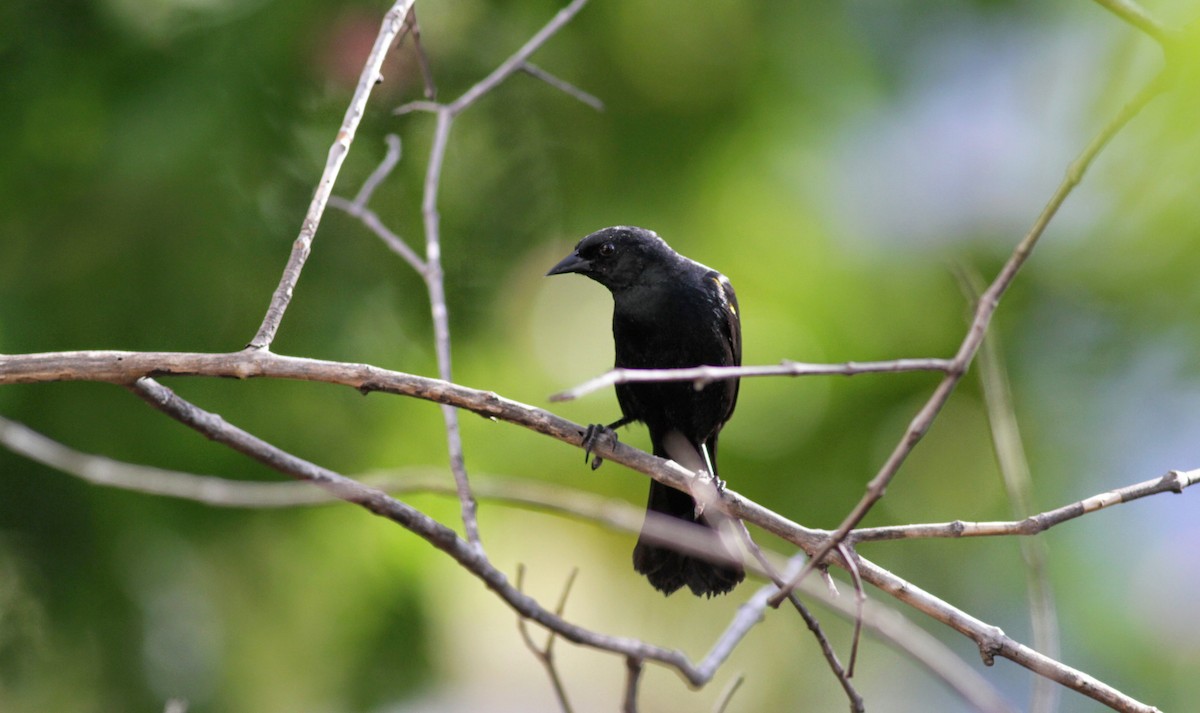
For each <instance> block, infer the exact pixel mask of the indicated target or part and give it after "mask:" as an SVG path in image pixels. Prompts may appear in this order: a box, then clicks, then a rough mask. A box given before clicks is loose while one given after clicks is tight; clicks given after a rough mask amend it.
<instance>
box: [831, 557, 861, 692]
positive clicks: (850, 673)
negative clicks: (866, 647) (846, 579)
mask: <svg viewBox="0 0 1200 713" xmlns="http://www.w3.org/2000/svg"><path fill="white" fill-rule="evenodd" d="M837 550H838V553H839V554H840V555H841V556H842V559H843V560H845V562H846V571H847V572H849V573H850V580H851V581H852V582H853V583H854V607H855V609H854V634H853V636H852V637H851V643H850V662H849V663H848V664H846V678H853V677H854V667H855V666H856V665H857V664H858V643H859V641H861V640H862V626H863V610H864V608H865V607H866V605H867V592H866V590H865V589H863V582H862V575H861V574H860V573H859V571H858V565H857V564H855V561H854V555H853V553H852V552H850V551H849V548H848V547H846V544H845V543H844V542H843V543H839V544H838V546H837Z"/></svg>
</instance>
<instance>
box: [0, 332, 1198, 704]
mask: <svg viewBox="0 0 1200 713" xmlns="http://www.w3.org/2000/svg"><path fill="white" fill-rule="evenodd" d="M151 375H197V376H201V375H202V376H224V377H233V378H251V377H272V378H282V379H298V380H304V381H320V382H325V383H333V384H342V385H345V386H349V387H353V388H355V389H358V390H360V391H363V392H370V391H382V392H387V393H395V394H401V395H407V396H412V397H416V398H421V399H425V400H429V401H436V402H438V403H443V404H447V405H451V406H455V407H457V408H462V409H466V410H469V411H473V412H475V413H478V414H480V415H482V416H485V417H487V418H493V419H496V420H501V421H506V422H509V423H513V424H516V425H519V426H522V427H524V428H527V429H530V430H532V431H535V432H537V433H541V434H543V435H548V436H551V437H554V438H556V439H558V440H561V441H564V442H567V443H570V444H572V445H574V446H577V447H578V446H581V444H582V439H583V433H584V429H583V427H582V426H580V425H578V424H575V423H572V422H570V421H567V420H565V419H562V418H559V417H557V416H555V415H553V414H551V413H548V412H546V411H543V410H541V409H537V408H533V407H531V406H526V405H524V404H521V403H518V402H516V401H511V400H509V399H505V398H503V397H501V396H498V395H496V394H494V393H491V392H486V391H479V390H476V389H469V388H467V387H464V386H459V385H457V384H451V383H448V382H445V381H441V380H438V379H429V378H426V377H420V376H414V375H411V374H403V373H400V372H391V371H387V370H384V369H379V368H377V367H372V366H368V365H364V364H342V363H337V362H325V361H320V360H316V359H301V358H296V357H286V356H280V355H277V354H273V353H271V352H266V351H256V350H252V349H251V350H244V351H241V352H234V353H230V354H189V353H180V352H160V353H150V352H112V351H97V352H57V353H47V354H25V355H9V356H0V385H2V384H12V383H38V382H49V381H100V382H108V383H115V384H122V385H131V384H133V383H134V382H135V381H136V380H138V379H139V378H140V377H145V376H151ZM134 388H135V389H138V390H146V389H149V390H150V392H149V396H150V397H151V400H152V401H154V402H155V403H156V405H159V407H160V408H161V410H163V411H164V412H166V413H168V414H169V415H172V417H174V418H177V419H179V420H183V421H184V422H185V423H187V424H188V425H190V426H192V427H193V428H196V429H197V430H199V431H201V432H202V433H204V434H205V435H206V436H209V437H210V438H213V439H214V440H218V441H220V442H223V443H227V444H228V445H230V446H231V447H234V448H236V449H237V450H239V451H241V452H244V453H246V454H247V455H250V456H251V457H252V458H254V459H255V460H259V461H260V462H263V463H265V464H267V465H268V466H270V467H273V468H275V469H276V470H280V471H281V472H286V473H287V474H289V475H293V476H294V477H299V478H301V479H305V480H311V481H313V482H315V483H317V484H319V485H321V486H322V487H325V488H327V489H329V490H331V491H332V492H334V493H335V494H336V495H337V497H340V498H342V499H344V500H348V501H350V502H354V503H356V504H359V505H361V506H363V507H365V508H367V509H368V510H370V511H371V512H374V513H376V514H379V515H381V516H384V517H387V518H388V519H391V520H393V521H394V522H397V523H398V524H400V525H402V526H404V527H406V528H408V529H410V530H411V531H412V532H414V533H416V534H417V535H419V536H421V537H423V538H424V539H426V540H427V541H429V542H430V543H431V544H433V545H434V546H435V547H437V548H438V549H441V550H442V551H444V552H446V553H447V554H449V555H450V556H451V557H452V558H453V559H455V561H457V562H459V563H460V564H461V565H462V566H463V567H464V568H466V569H467V570H468V571H470V572H472V573H473V574H474V575H475V576H477V577H479V578H480V579H481V580H483V581H484V582H485V583H486V584H487V586H488V587H490V588H491V589H493V590H494V591H496V593H497V594H498V595H499V596H500V597H501V598H502V599H504V600H505V601H506V602H508V603H509V605H510V606H512V607H513V609H514V610H516V611H517V612H519V613H522V614H524V615H526V616H528V617H529V618H531V619H532V620H534V621H536V622H538V623H539V624H541V625H543V626H546V627H547V628H552V629H554V630H555V631H558V632H559V634H560V635H561V636H563V637H564V638H566V639H568V640H570V641H574V642H576V643H580V644H583V645H585V646H591V647H594V648H600V649H604V650H608V651H613V652H615V653H619V654H622V655H625V656H632V657H634V658H636V659H638V660H641V661H648V660H652V661H656V662H659V663H662V664H664V665H667V666H670V667H673V668H675V669H676V670H677V671H679V672H680V674H681V675H683V676H684V678H686V679H687V680H688V681H689V683H691V684H692V685H701V684H703V683H704V682H706V681H707V680H708V678H707V671H706V670H702V669H701V668H700V667H698V666H693V665H692V664H691V663H690V662H689V661H688V659H687V658H686V656H685V655H684V654H683V653H681V652H678V651H674V650H669V649H663V648H660V647H655V646H650V645H648V644H645V643H643V642H638V641H635V640H631V639H626V638H621V637H608V636H604V635H601V634H597V633H595V632H591V631H589V630H586V629H583V628H581V627H577V626H575V625H573V624H570V623H569V622H566V621H563V620H562V619H561V617H555V616H554V615H553V613H552V612H549V611H546V610H545V609H543V608H541V607H540V606H539V605H537V603H536V602H535V601H533V600H532V599H530V598H528V597H525V596H524V595H522V594H520V593H519V592H517V591H515V589H514V588H512V587H511V586H510V585H509V584H508V583H507V581H506V580H505V578H504V576H503V575H502V574H501V573H499V572H498V571H496V570H495V568H494V567H492V566H491V565H490V563H488V561H487V559H486V557H485V556H484V555H483V553H482V552H480V551H478V550H477V548H474V547H472V546H470V545H469V544H468V543H466V542H464V541H463V540H461V539H459V538H458V537H457V536H456V535H455V534H454V532H453V531H452V530H450V529H449V528H446V527H445V526H443V525H441V524H440V523H437V522H436V521H433V520H431V519H430V518H428V517H427V516H425V515H423V514H421V513H419V512H418V511H416V510H413V509H412V508H410V507H409V506H407V505H404V504H403V503H401V502H399V501H396V500H394V499H393V498H389V497H387V496H386V495H385V494H384V493H382V492H380V491H378V490H375V489H372V488H367V487H366V486H363V485H361V484H359V483H355V482H354V481H351V480H349V479H347V478H344V477H343V476H340V475H337V474H335V473H332V472H331V471H328V470H326V469H323V468H320V467H319V466H315V465H313V464H311V463H308V462H306V461H303V460H300V459H298V458H295V457H294V456H291V455H290V454H286V453H283V452H282V451H278V449H275V448H274V447H272V446H270V445H269V444H266V443H264V442H262V441H260V440H259V439H255V438H254V437H253V436H249V434H243V433H242V432H240V431H238V430H237V429H233V428H232V427H230V426H229V425H228V424H225V423H224V422H223V421H222V420H221V419H220V417H217V416H215V415H212V414H207V413H206V412H203V411H200V410H199V409H196V408H195V407H194V406H192V405H190V404H187V402H184V401H182V399H179V398H178V397H177V396H175V395H174V394H173V392H171V391H170V390H169V389H166V388H165V387H163V386H161V385H159V384H157V383H156V382H152V381H145V380H144V381H141V382H139V384H138V386H136V387H134ZM160 402H161V403H160ZM230 434H233V436H231V435H230ZM243 435H244V436H246V437H248V438H249V439H252V440H249V441H243V440H241V439H242V436H243ZM234 436H236V437H234ZM595 450H596V451H597V452H598V454H599V455H600V456H602V457H603V458H605V459H606V460H611V461H614V462H617V463H621V464H622V465H625V466H626V467H628V468H631V469H633V470H636V471H638V472H641V473H645V474H647V475H650V476H651V477H653V478H654V479H655V480H658V481H659V482H661V483H664V484H666V485H669V486H671V487H674V488H677V489H680V490H685V491H688V490H691V481H692V480H694V479H695V474H693V473H691V472H689V471H688V470H686V469H685V468H683V467H682V466H679V465H678V464H676V463H674V462H671V461H666V460H663V459H661V458H656V457H654V456H652V455H650V454H647V453H644V452H642V451H639V450H638V449H636V448H633V447H631V446H629V445H627V444H624V443H621V442H620V441H616V440H614V441H612V442H603V443H599V444H596V447H595ZM1196 480H1200V471H1195V472H1191V473H1173V474H1172V475H1171V476H1169V480H1168V479H1166V478H1164V479H1163V483H1162V487H1161V488H1155V487H1147V488H1146V492H1145V493H1141V494H1137V495H1136V496H1137V497H1142V496H1144V495H1147V494H1150V493H1151V491H1154V492H1161V491H1162V490H1171V491H1174V492H1179V491H1181V490H1182V489H1183V488H1184V487H1186V486H1189V485H1191V484H1193V483H1194V482H1196ZM1150 485H1151V486H1153V485H1154V482H1152V483H1151V484H1150ZM1133 495H1134V493H1128V494H1123V495H1122V496H1120V498H1117V497H1116V496H1114V495H1111V494H1110V495H1107V496H1097V497H1096V498H1091V499H1089V500H1087V501H1084V502H1083V503H1080V504H1077V506H1078V508H1079V509H1080V510H1081V512H1080V513H1079V514H1082V512H1090V511H1093V510H1096V509H1099V508H1100V507H1103V506H1104V505H1108V504H1113V502H1116V501H1119V500H1121V499H1125V500H1127V499H1130V498H1131V497H1132V496H1133ZM721 505H722V506H723V507H724V508H725V509H726V510H727V512H728V513H729V515H730V516H732V517H735V518H740V519H743V520H746V521H747V522H752V523H754V524H756V525H758V526H759V527H761V528H763V529H764V530H766V531H768V532H770V533H772V534H774V535H776V536H778V537H781V538H783V539H785V540H787V541H788V542H791V543H792V544H794V545H797V546H798V547H801V548H802V549H804V550H805V551H806V552H816V551H818V550H819V548H820V547H821V546H822V545H823V544H825V543H828V542H829V541H830V540H829V533H827V532H824V531H820V530H812V529H809V528H805V527H803V526H801V525H799V524H797V523H795V522H793V521H791V520H789V519H787V518H785V517H782V516H781V515H779V514H778V513H774V512H772V511H770V510H768V509H767V508H764V507H762V506H761V505H759V504H757V503H755V502H753V501H751V500H747V499H745V498H743V497H742V496H740V495H739V494H737V493H736V492H734V491H733V490H730V489H728V488H726V489H725V490H723V491H722V494H721ZM1071 507H1073V508H1074V507H1076V506H1071ZM863 532H865V531H863ZM901 536H903V535H901ZM879 539H886V538H879ZM828 561H829V563H830V564H833V565H835V566H838V567H845V566H846V563H845V561H844V560H843V559H842V557H841V555H840V554H838V553H837V552H836V551H835V552H833V553H832V554H830V555H829V557H828ZM857 564H858V566H859V570H860V572H861V574H862V578H863V581H865V582H868V583H870V584H872V585H873V586H875V587H877V588H879V589H880V590H881V591H883V592H886V593H888V594H889V595H890V596H892V597H894V598H896V599H898V600H900V601H902V602H904V603H906V604H908V605H909V606H912V607H913V608H915V609H917V610H918V611H921V612H923V613H925V614H927V615H928V616H930V617H932V618H933V619H935V620H936V621H939V622H942V623H944V624H947V625H948V626H950V627H952V628H953V629H954V630H955V631H958V632H959V633H961V634H963V635H964V636H967V637H968V638H970V639H971V640H972V641H974V642H975V643H976V645H977V646H979V647H980V650H981V651H983V652H985V654H986V655H987V657H988V658H989V659H990V658H991V657H993V656H996V655H999V656H1003V657H1005V658H1010V659H1012V660H1013V661H1016V662H1017V663H1019V664H1021V665H1022V666H1025V667H1027V668H1030V669H1031V670H1033V671H1035V672H1037V673H1039V674H1041V675H1044V676H1047V677H1049V678H1051V679H1053V680H1055V681H1058V682H1060V683H1062V684H1063V685H1066V686H1068V687H1070V688H1072V689H1074V690H1076V691H1079V692H1080V693H1083V694H1084V695H1087V696H1090V697H1092V698H1095V699H1096V700H1100V701H1102V702H1105V703H1106V704H1107V705H1111V706H1113V707H1116V708H1118V709H1119V710H1131V711H1141V712H1148V711H1152V710H1154V709H1153V708H1151V707H1149V706H1146V705H1144V704H1142V703H1139V702H1138V701H1135V700H1133V699H1131V698H1129V697H1128V696H1126V695H1124V694H1122V693H1121V692H1120V691H1117V690H1116V689H1114V688H1112V687H1111V686H1107V685H1106V684H1103V683H1101V682H1099V681H1096V680H1095V679H1094V678H1092V677H1090V676H1087V675H1086V674H1083V673H1082V672H1079V671H1076V670H1075V669H1072V668H1071V667H1069V666H1066V665H1065V664H1062V663H1060V662H1058V661H1055V660H1053V659H1051V658H1049V657H1047V656H1044V655H1042V654H1040V653H1037V652H1035V651H1033V650H1032V649H1029V648H1028V647H1025V646H1023V645H1021V644H1020V643H1018V642H1016V641H1013V640H1012V639H1009V638H1008V637H1005V636H1004V635H1003V633H1002V632H1000V631H999V629H997V628H996V627H994V626H990V625H988V624H986V623H984V622H982V621H980V620H978V619H976V618H975V617H973V616H971V615H970V614H968V613H966V612H965V611H963V610H961V609H958V608H956V607H954V606H952V605H950V604H948V603H947V602H944V601H942V600H941V599H938V598H937V597H934V596H932V595H930V594H929V593H928V592H925V591H924V590H922V589H921V588H920V587H918V586H916V585H915V584H913V583H911V582H908V581H906V580H904V579H902V578H900V577H897V576H896V575H894V574H892V573H891V572H888V571H887V570H884V569H882V568H880V567H878V566H876V565H874V564H872V563H870V562H869V561H868V560H866V559H864V558H862V557H858V558H857ZM770 590H771V591H770V592H768V593H767V596H768V597H769V598H770V597H772V595H774V594H775V593H776V592H777V588H775V587H770ZM805 591H809V593H810V594H812V595H813V596H819V597H820V596H822V594H821V591H820V588H814V589H813V590H808V589H806V590H805ZM785 597H786V595H785ZM822 601H825V602H826V603H828V604H830V605H831V606H834V607H837V606H838V602H837V600H832V599H829V598H828V597H827V596H825V597H823V598H822ZM871 610H872V608H871V607H868V610H867V616H866V617H865V623H866V624H867V625H868V626H874V625H875V624H874V623H873V621H872V619H871ZM851 615H852V614H851ZM914 628H915V627H914ZM905 650H908V649H905ZM960 663H961V662H960ZM967 670H968V671H970V669H969V668H968V669H967ZM959 673H961V672H959ZM956 675H959V674H956ZM961 675H963V676H966V675H968V674H965V673H961ZM956 680H958V679H956ZM979 680H980V681H981V680H982V679H979ZM978 683H979V681H975V682H973V683H971V684H970V685H966V684H964V685H962V686H961V688H960V687H959V685H958V684H957V683H956V684H953V685H955V690H960V691H963V692H966V691H969V690H970V689H971V688H972V686H976V685H977V684H978ZM964 695H966V693H964ZM968 700H975V699H974V698H970V697H968ZM982 710H1004V708H995V707H992V708H982Z"/></svg>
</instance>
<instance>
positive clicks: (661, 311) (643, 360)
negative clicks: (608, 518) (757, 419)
mask: <svg viewBox="0 0 1200 713" xmlns="http://www.w3.org/2000/svg"><path fill="white" fill-rule="evenodd" d="M568 272H574V273H578V274H581V275H584V276H586V277H590V278H591V279H593V280H595V281H596V282H599V283H600V284H602V285H604V286H605V287H607V288H608V289H609V291H610V292H612V296H613V341H614V344H615V351H616V366H618V367H629V368H639V369H653V368H658V369H664V368H676V367H689V366H700V365H710V366H735V365H740V364H741V362H742V328H741V320H740V317H739V314H738V305H737V296H736V295H735V294H734V291H733V286H732V285H730V284H729V280H727V279H726V278H725V277H724V276H723V275H721V274H720V273H719V272H716V271H715V270H711V269H709V268H707V267H705V266H704V265H701V264H700V263H697V262H695V261H693V260H689V259H688V258H686V257H683V256H682V255H680V254H679V253H677V252H675V251H674V250H672V249H671V248H670V246H668V245H667V243H666V242H665V241H663V239H662V238H660V237H658V235H656V234H654V233H653V232H651V231H649V230H645V229H642V228H634V227H627V226H617V227H612V228H605V229H604V230H600V231H597V232H595V233H592V234H591V235H589V236H587V237H586V238H584V239H583V240H581V241H580V242H579V244H578V245H576V246H575V250H574V251H573V252H572V253H571V254H570V255H568V256H567V257H565V258H564V259H563V260H562V261H561V262H559V263H558V264H557V265H555V266H554V267H553V268H551V269H550V271H549V272H548V273H547V274H548V275H558V274H563V273H568ZM616 391H617V401H618V402H619V403H620V405H621V413H622V415H623V418H622V419H620V420H619V421H617V422H615V423H614V424H612V425H611V426H610V427H611V428H615V427H617V426H621V425H624V424H626V423H629V422H631V421H641V422H643V423H645V424H646V427H647V428H648V429H649V431H650V441H651V443H652V444H653V446H654V454H655V455H657V456H660V457H663V458H671V459H672V460H675V461H676V462H678V463H680V464H682V465H684V466H686V467H688V468H690V469H693V470H699V469H701V468H703V469H705V470H708V469H709V468H708V466H707V465H706V463H705V461H706V460H707V462H708V464H711V470H712V471H713V475H714V476H715V475H716V469H717V467H716V466H717V437H718V435H719V434H720V431H721V427H722V426H724V425H725V422H726V421H728V420H729V417H730V416H731V415H732V414H733V408H734V405H735V404H736V403H737V394H738V382H737V380H736V379H730V380H727V381H719V382H715V383H712V384H709V385H708V386H706V387H704V388H703V389H701V390H699V391H697V390H696V389H695V387H694V386H693V385H692V383H691V382H686V381H677V382H663V383H637V384H618V385H617V387H616ZM678 436H682V439H681V438H679V437H678ZM647 507H648V509H649V510H652V511H655V512H660V513H665V514H667V515H670V516H672V517H676V518H679V519H681V520H686V521H688V522H697V519H696V516H695V503H694V502H693V501H692V498H691V496H690V495H688V494H686V493H682V492H680V491H678V490H675V489H673V488H670V487H667V486H665V485H662V484H660V483H658V482H656V481H654V482H651V483H650V498H649V502H648V503H647ZM699 522H700V524H703V525H709V523H708V522H706V521H705V518H704V517H703V516H701V517H700V519H699ZM710 526H711V525H710ZM633 564H634V568H635V569H636V570H637V571H638V572H641V573H642V574H644V575H646V578H647V579H649V580H650V583H651V584H652V585H654V587H655V588H656V589H658V590H660V591H662V592H663V593H664V594H671V593H672V592H674V591H675V590H677V589H679V588H680V587H682V586H684V585H687V587H688V588H689V589H691V590H692V592H693V593H695V594H696V595H697V596H700V595H706V596H711V595H713V594H724V593H726V592H728V591H730V590H731V589H733V588H734V587H735V586H736V585H737V584H738V582H741V581H742V579H743V578H744V577H745V573H744V571H743V570H742V568H741V567H731V566H727V565H721V564H715V563H713V562H709V561H707V560H704V559H700V558H696V557H692V556H689V555H684V554H681V553H679V552H676V551H674V550H671V549H667V548H664V547H659V546H658V545H654V544H650V543H649V542H648V541H647V540H646V538H645V536H644V535H643V537H639V538H638V543H637V546H636V547H635V548H634V551H633Z"/></svg>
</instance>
